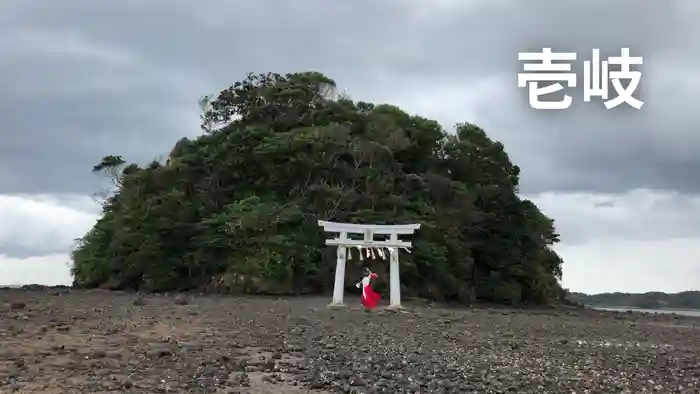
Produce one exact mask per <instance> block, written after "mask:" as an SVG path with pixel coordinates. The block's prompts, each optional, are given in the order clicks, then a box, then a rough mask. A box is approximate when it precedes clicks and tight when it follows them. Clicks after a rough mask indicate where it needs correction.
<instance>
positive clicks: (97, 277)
mask: <svg viewBox="0 0 700 394" xmlns="http://www.w3.org/2000/svg"><path fill="white" fill-rule="evenodd" d="M334 88H335V83H334V81H332V80H331V79H329V78H327V77H325V76H324V75H322V74H319V73H296V74H287V75H284V76H282V75H277V74H260V75H253V74H250V75H249V76H248V77H247V78H246V79H245V80H243V81H241V82H237V83H236V84H234V85H233V86H231V87H230V88H228V89H226V90H224V91H222V92H221V93H220V94H219V95H218V97H216V98H215V99H204V100H203V101H202V103H201V104H202V106H203V113H202V129H203V135H202V136H200V137H199V138H197V139H196V140H189V139H186V138H183V139H182V140H180V141H179V142H177V144H175V146H174V148H173V150H172V152H171V153H170V156H169V158H168V160H167V162H166V163H162V164H161V163H159V162H153V163H151V164H150V165H149V166H147V167H145V168H141V167H139V166H137V165H135V164H131V165H126V163H125V162H124V160H122V158H121V157H120V156H107V157H105V158H104V159H103V161H102V162H101V163H100V164H98V165H97V166H95V168H93V171H94V172H98V173H102V174H106V175H108V176H109V177H110V179H112V181H113V182H114V185H115V187H116V190H115V192H114V193H113V194H112V195H111V196H110V197H109V198H107V199H106V201H105V202H104V206H103V216H102V217H101V219H100V220H99V221H98V222H97V224H96V225H95V226H94V228H93V229H92V230H91V231H90V232H89V233H88V234H87V235H85V236H84V237H83V238H82V239H80V240H79V243H78V245H77V247H76V249H75V250H74V252H73V262H74V268H73V274H74V281H75V283H74V284H75V285H76V286H81V287H96V286H102V287H108V288H122V289H139V290H146V291H166V290H182V289H192V288H198V289H210V290H213V291H227V292H255V293H286V294H293V293H310V292H324V291H327V290H328V289H329V288H330V286H331V285H332V281H333V271H334V269H335V268H334V266H335V251H334V250H333V249H332V248H329V247H326V246H325V245H324V240H325V238H326V236H325V235H324V234H323V232H322V230H321V229H320V228H319V226H318V225H317V220H319V219H323V220H330V221H340V222H354V223H374V224H402V223H415V222H417V223H421V224H422V227H421V229H420V230H419V231H418V232H417V233H416V234H415V236H414V237H413V242H414V248H413V253H412V254H410V255H409V254H402V256H401V263H402V268H401V280H402V284H403V285H404V289H403V291H404V292H405V294H413V295H416V296H423V297H428V298H432V299H446V300H460V301H474V300H477V299H478V300H483V301H491V302H508V303H520V302H530V303H539V302H545V301H548V300H552V299H554V298H558V297H561V295H562V289H561V287H560V285H559V279H560V277H561V263H562V261H561V259H560V258H559V256H557V254H556V253H555V252H554V251H553V250H552V248H551V247H552V245H553V244H554V243H555V242H557V241H558V239H557V237H558V236H557V234H556V233H555V231H554V227H553V221H552V220H551V219H549V218H547V217H546V216H545V215H543V214H542V213H541V212H540V211H539V210H538V208H537V207H536V206H535V205H534V204H533V203H532V202H531V201H528V200H524V199H521V198H520V197H519V196H518V194H517V192H518V175H519V168H518V167H517V166H515V165H513V164H512V163H511V162H510V160H509V158H508V155H507V154H506V152H505V151H504V147H503V145H502V144H501V143H499V142H495V141H492V140H491V139H489V138H488V136H487V135H486V134H485V133H484V131H483V130H482V129H481V128H479V127H477V126H475V125H473V124H469V123H464V124H459V125H457V127H456V133H453V134H448V133H446V132H445V131H444V130H443V128H442V127H441V126H440V125H439V124H438V123H437V122H435V121H433V120H430V119H425V118H422V117H420V116H412V115H409V114H407V113H405V112H404V111H402V110H400V109H399V108H396V107H394V106H391V105H374V104H370V103H365V102H353V101H352V100H350V99H348V98H345V97H341V96H338V95H336V94H335V93H334V92H335V89H334ZM365 263H366V262H365ZM374 267H375V269H378V270H379V273H380V277H383V278H387V275H383V276H382V273H385V272H386V271H382V270H386V267H385V265H383V264H380V262H375V266H374ZM360 268H361V267H359V263H357V262H355V263H353V262H351V263H349V268H348V275H347V277H348V283H351V282H352V281H353V280H355V279H357V277H356V275H358V274H359V272H360Z"/></svg>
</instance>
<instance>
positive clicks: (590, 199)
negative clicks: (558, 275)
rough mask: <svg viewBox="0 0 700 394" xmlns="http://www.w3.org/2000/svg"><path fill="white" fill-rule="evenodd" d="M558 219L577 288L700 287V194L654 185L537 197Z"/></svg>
mask: <svg viewBox="0 0 700 394" xmlns="http://www.w3.org/2000/svg"><path fill="white" fill-rule="evenodd" d="M532 199H533V201H535V202H536V203H537V204H538V206H539V207H540V208H541V209H542V210H543V212H545V213H546V214H548V215H549V216H551V217H554V218H557V219H556V225H557V229H558V231H559V232H560V234H561V237H562V240H563V242H562V243H561V244H560V245H557V247H556V250H557V252H559V253H560V255H561V256H562V258H563V259H564V262H565V263H564V266H563V271H564V275H563V276H564V278H563V284H564V286H566V287H569V288H570V289H571V290H574V291H583V292H594V293H595V292H605V291H628V292H645V291H651V290H659V291H668V292H678V291H683V290H688V289H695V290H700V285H699V284H698V279H699V278H700V264H698V256H700V195H694V196H688V195H684V194H680V193H668V192H659V191H652V190H641V189H640V190H632V191H629V192H627V193H623V194H591V193H588V194H586V193H570V194H562V193H545V194H541V195H537V196H532Z"/></svg>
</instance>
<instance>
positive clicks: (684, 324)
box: [0, 289, 700, 394]
mask: <svg viewBox="0 0 700 394" xmlns="http://www.w3.org/2000/svg"><path fill="white" fill-rule="evenodd" d="M328 301H329V299H328V298H327V297H296V298H291V297H290V298H270V297H228V296H227V297H224V296H221V297H218V296H196V295H148V296H139V295H136V294H131V293H121V292H107V291H80V290H72V289H3V290H0V313H1V314H2V316H0V392H1V393H6V392H7V393H10V392H19V393H78V392H80V393H85V392H92V393H97V392H122V393H159V392H162V393H166V392H173V393H217V392H218V393H275V392H276V393H292V394H293V393H329V392H330V393H353V392H354V393H408V392H411V393H507V392H511V393H623V392H627V393H644V392H649V393H652V392H654V393H697V392H700V356H699V354H700V352H699V350H700V319H698V318H695V317H693V316H685V315H681V314H680V313H678V312H676V314H675V315H672V314H668V313H658V314H642V313H634V312H624V313H621V312H616V311H600V310H592V309H538V310H536V309H528V310H515V309H513V310H511V309H502V308H488V307H472V308H455V307H449V308H448V307H437V306H433V307H430V306H427V305H424V304H411V303H407V304H406V305H405V306H406V309H405V310H403V311H391V310H385V309H378V310H375V311H372V312H366V311H363V310H362V309H360V308H359V307H358V306H359V299H357V295H354V294H348V295H346V302H347V303H348V307H346V308H343V309H328V308H327V307H326V304H327V303H328Z"/></svg>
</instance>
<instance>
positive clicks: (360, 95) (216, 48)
mask: <svg viewBox="0 0 700 394" xmlns="http://www.w3.org/2000/svg"><path fill="white" fill-rule="evenodd" d="M203 3H205V4H203ZM699 36H700V3H698V2H697V1H695V2H693V1H684V0H677V1H673V2H660V1H651V0H645V1H631V0H618V1H615V2H610V1H602V0H600V1H588V2H561V1H556V0H551V1H550V0H546V1H545V0H533V1H528V2H524V1H515V0H514V1H508V0H488V1H487V0H461V1H459V0H441V1H427V0H425V1H418V0H394V1H390V0H385V1H382V0H371V1H370V0H356V1H352V2H348V1H339V0H336V1H329V0H295V1H287V0H256V1H248V0H246V1H244V0H241V1H235V2H234V1H223V0H220V1H214V0H211V1H208V2H194V1H179V0H167V1H166V0H150V1H131V0H122V1H111V2H107V1H102V2H94V1H89V0H62V1H60V2H59V1H55V2H49V1H34V0H21V1H20V0H4V1H2V2H0V51H2V54H3V56H2V57H1V58H0V88H2V89H0V133H2V134H1V136H2V144H0V218H2V220H0V283H3V282H6V283H33V282H42V283H43V282H46V283H49V282H61V281H67V280H69V278H68V277H67V275H68V274H67V264H66V261H67V257H66V256H67V254H66V253H67V250H68V249H69V248H70V246H71V243H72V240H73V239H74V238H76V237H78V236H81V235H82V234H83V233H84V232H85V231H86V230H87V229H89V228H90V226H91V225H92V223H93V222H94V220H95V205H94V203H93V202H92V201H91V199H90V198H89V195H90V193H92V192H94V191H95V190H96V188H97V187H98V185H97V179H96V178H95V177H94V176H93V175H92V174H91V173H90V168H91V166H92V165H94V164H96V163H97V162H98V161H99V159H100V158H101V157H102V156H104V155H107V154H119V155H122V156H124V157H125V158H126V159H127V160H129V161H140V162H144V161H148V160H151V159H154V158H157V157H159V156H163V155H165V154H167V153H168V151H169V150H170V148H171V147H172V145H173V143H174V142H175V141H176V140H177V139H179V138H180V137H182V136H195V135H196V134H197V133H198V132H199V129H198V113H197V111H198V109H197V105H196V102H197V99H198V97H200V96H202V95H204V94H208V93H216V92H218V91H219V90H221V89H222V88H225V87H226V86H227V85H229V84H230V83H232V82H234V81H236V80H238V79H241V78H242V77H243V76H244V75H245V73H247V72H249V71H254V72H265V71H276V72H291V71H303V70H308V69H315V70H318V71H321V72H324V73H325V74H326V75H328V76H330V77H332V78H334V79H335V80H336V81H337V82H338V84H339V86H340V88H341V89H343V90H345V91H347V93H349V94H350V95H351V96H352V97H353V98H355V99H362V100H368V101H378V102H390V103H393V104H397V105H399V106H401V107H403V108H404V109H406V110H408V111H410V112H414V113H419V114H421V115H424V116H427V117H431V118H435V119H438V120H440V121H441V122H442V123H443V124H444V125H445V126H447V127H449V126H451V125H452V124H454V123H456V122H460V121H470V122H473V123H477V124H479V125H481V126H483V127H484V128H485V129H486V130H487V132H488V133H489V134H490V135H491V136H492V137H493V138H495V139H499V140H501V141H503V142H504V143H505V145H506V148H507V149H508V151H509V153H510V154H511V156H512V159H513V160H514V161H515V162H516V163H517V164H519V165H520V166H521V167H522V169H523V176H522V180H523V193H524V194H526V195H528V196H529V197H532V198H533V199H535V200H536V202H538V203H539V204H540V206H541V207H542V208H543V209H544V210H545V211H546V212H547V213H548V214H550V215H551V216H553V217H554V218H555V219H556V221H557V224H558V228H559V230H560V232H561V233H562V239H563V241H564V242H563V243H562V245H560V246H559V248H558V250H559V251H560V253H561V254H562V256H563V257H564V258H565V266H564V273H565V277H564V284H565V286H568V287H570V288H572V289H574V290H581V291H589V292H598V291H614V290H623V291H645V290H651V289H659V290H666V291H677V290H683V289H688V288H700V265H698V263H697V262H696V256H699V255H700V254H698V253H699V252H700V250H698V249H700V247H699V246H698V245H700V243H699V241H700V198H699V196H698V193H700V181H699V180H698V179H700V178H698V177H697V176H696V175H695V172H696V170H697V168H698V164H700V155H698V154H696V152H697V151H698V148H700V133H696V127H697V125H698V124H700V112H699V111H697V110H696V109H695V108H694V104H695V103H696V101H697V98H698V97H700V78H698V76H697V73H696V70H697V69H698V68H700V42H699V41H698V40H697V37H699ZM542 47H552V48H553V49H554V50H555V51H566V52H578V54H579V58H580V59H581V60H580V61H578V62H576V63H575V66H574V68H575V69H576V70H577V71H578V72H579V77H580V76H581V72H580V71H581V64H582V63H581V62H582V61H583V60H586V59H588V58H589V57H590V52H591V49H592V48H601V51H602V54H603V55H605V56H610V55H615V54H619V51H620V48H621V47H629V48H631V51H632V54H633V55H640V56H643V57H644V63H645V64H644V65H643V66H642V67H641V71H642V72H643V77H642V82H641V87H640V89H639V91H638V92H637V93H638V95H639V97H640V98H641V99H642V100H644V101H645V106H644V107H643V108H642V109H641V110H640V111H637V110H633V109H629V108H622V107H619V108H616V109H613V110H610V111H606V110H605V109H604V107H603V104H602V102H601V101H600V100H596V99H594V100H593V101H592V102H590V103H584V102H583V101H582V93H581V89H580V88H577V89H569V90H568V91H567V92H568V94H570V95H572V96H573V97H574V103H573V105H572V107H571V108H570V109H567V110H563V111H550V112H543V111H536V110H533V109H531V108H529V107H528V105H527V97H526V95H527V93H526V91H525V90H524V89H518V88H517V84H516V74H517V72H518V71H519V70H520V67H522V65H521V64H520V63H519V62H518V61H517V53H518V52H521V51H534V50H541V48H542ZM581 85H582V80H581V79H580V80H579V86H581ZM694 99H695V100H694Z"/></svg>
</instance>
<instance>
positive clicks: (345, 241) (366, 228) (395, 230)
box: [318, 220, 420, 307]
mask: <svg viewBox="0 0 700 394" xmlns="http://www.w3.org/2000/svg"><path fill="white" fill-rule="evenodd" d="M318 225H319V226H321V227H323V229H324V230H325V231H326V232H333V233H338V236H337V237H336V238H331V239H327V240H326V245H332V246H337V247H338V252H337V261H336V268H335V285H334V288H333V302H332V303H331V305H333V306H340V305H343V293H344V287H345V261H346V260H347V250H346V248H347V247H367V248H389V250H390V251H391V252H390V253H389V255H390V264H389V284H390V288H391V290H390V291H391V297H390V301H389V306H390V307H401V283H400V278H399V253H398V251H399V248H404V249H406V250H408V248H410V247H411V242H410V241H403V240H400V239H399V237H398V236H399V235H409V234H413V233H414V232H415V231H416V230H418V229H419V228H420V224H398V225H383V224H356V223H338V222H327V221H324V220H319V221H318ZM348 234H364V239H362V240H354V239H350V238H349V237H348ZM375 234H380V235H388V236H389V239H388V240H383V241H375V240H374V235H375Z"/></svg>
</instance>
